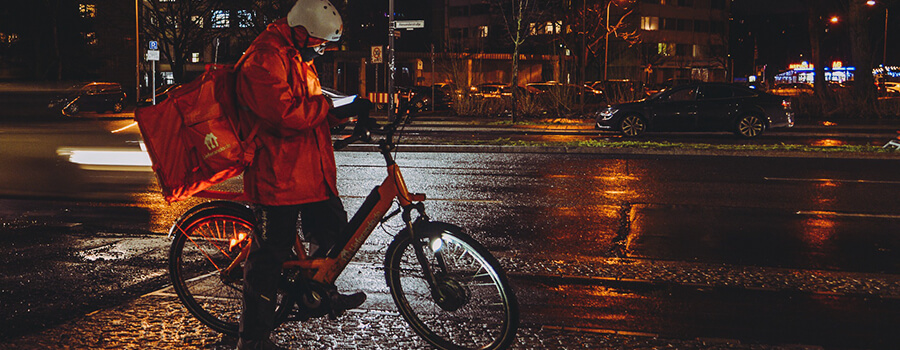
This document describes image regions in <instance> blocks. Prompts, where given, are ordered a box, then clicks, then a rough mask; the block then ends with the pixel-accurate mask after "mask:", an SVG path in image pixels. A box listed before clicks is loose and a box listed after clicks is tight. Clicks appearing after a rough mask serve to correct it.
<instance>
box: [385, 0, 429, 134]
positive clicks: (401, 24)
mask: <svg viewBox="0 0 900 350" xmlns="http://www.w3.org/2000/svg"><path fill="white" fill-rule="evenodd" d="M424 27H425V20H422V19H414V20H401V21H395V20H394V0H388V57H387V59H388V120H389V121H394V71H395V70H396V67H395V65H394V63H395V62H394V38H395V37H399V36H400V32H399V31H397V29H406V30H413V29H416V28H424Z"/></svg>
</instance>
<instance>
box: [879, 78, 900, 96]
mask: <svg viewBox="0 0 900 350" xmlns="http://www.w3.org/2000/svg"><path fill="white" fill-rule="evenodd" d="M882 84H883V85H884V87H883V89H884V90H883V93H884V95H885V96H898V95H900V83H898V82H896V81H886V82H884V83H882Z"/></svg>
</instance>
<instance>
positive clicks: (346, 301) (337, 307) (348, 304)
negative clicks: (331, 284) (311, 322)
mask: <svg viewBox="0 0 900 350" xmlns="http://www.w3.org/2000/svg"><path fill="white" fill-rule="evenodd" d="M328 298H329V299H330V301H331V314H330V316H331V318H332V319H334V318H336V317H338V316H340V315H343V314H344V311H346V310H350V309H355V308H358V307H359V306H360V305H362V304H363V303H365V302H366V293H363V292H356V293H353V294H341V293H338V292H337V290H331V291H330V292H329V293H328Z"/></svg>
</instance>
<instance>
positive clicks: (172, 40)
mask: <svg viewBox="0 0 900 350" xmlns="http://www.w3.org/2000/svg"><path fill="white" fill-rule="evenodd" d="M218 5H219V1H217V0H185V1H165V0H143V7H142V8H141V28H142V30H143V32H144V33H145V34H146V37H147V38H148V40H156V41H158V42H159V43H160V45H159V50H160V53H161V54H162V56H164V58H165V60H166V61H167V62H168V63H169V64H170V65H171V67H172V75H173V76H174V78H175V82H176V83H182V82H184V78H185V77H184V72H185V64H186V63H187V62H188V60H189V58H190V54H191V52H195V51H199V50H200V49H201V48H203V47H205V46H206V45H207V44H208V43H209V42H210V39H211V37H212V35H211V33H212V28H213V27H214V26H216V25H221V23H217V22H216V20H220V21H221V20H224V19H223V18H218V19H217V18H213V11H214V10H216V9H217V8H218V7H217V6H218Z"/></svg>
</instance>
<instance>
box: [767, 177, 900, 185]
mask: <svg viewBox="0 0 900 350" xmlns="http://www.w3.org/2000/svg"><path fill="white" fill-rule="evenodd" d="M763 179H765V180H766V181H795V182H845V183H863V184H888V185H900V181H887V180H862V179H857V180H848V179H804V178H791V177H763Z"/></svg>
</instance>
